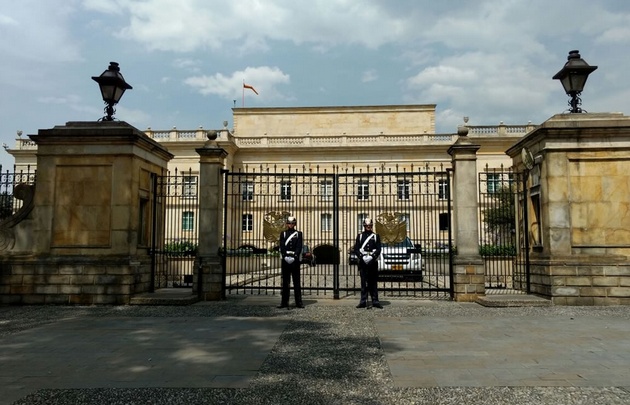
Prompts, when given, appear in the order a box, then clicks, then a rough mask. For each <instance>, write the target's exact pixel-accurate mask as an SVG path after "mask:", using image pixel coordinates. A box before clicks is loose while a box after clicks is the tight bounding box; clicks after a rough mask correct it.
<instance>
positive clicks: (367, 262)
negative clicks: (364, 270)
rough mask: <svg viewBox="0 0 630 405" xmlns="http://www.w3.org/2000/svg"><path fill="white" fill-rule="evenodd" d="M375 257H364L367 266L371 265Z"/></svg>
mask: <svg viewBox="0 0 630 405" xmlns="http://www.w3.org/2000/svg"><path fill="white" fill-rule="evenodd" d="M372 259H373V257H372V256H370V255H365V256H363V261H364V262H365V264H369V263H370V262H371V261H372Z"/></svg>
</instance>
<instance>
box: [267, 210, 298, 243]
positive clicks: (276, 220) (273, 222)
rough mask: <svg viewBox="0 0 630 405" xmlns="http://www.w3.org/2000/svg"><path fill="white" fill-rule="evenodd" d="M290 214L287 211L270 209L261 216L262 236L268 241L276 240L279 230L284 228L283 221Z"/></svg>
mask: <svg viewBox="0 0 630 405" xmlns="http://www.w3.org/2000/svg"><path fill="white" fill-rule="evenodd" d="M289 215H291V213H290V212H288V211H271V212H268V213H266V214H265V217H264V218H263V236H264V237H265V239H267V240H268V241H269V242H276V243H277V242H278V238H279V237H280V232H282V231H284V229H285V228H286V225H285V221H286V220H287V217H288V216H289Z"/></svg>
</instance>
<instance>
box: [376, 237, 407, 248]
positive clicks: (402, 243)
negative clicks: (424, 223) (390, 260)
mask: <svg viewBox="0 0 630 405" xmlns="http://www.w3.org/2000/svg"><path fill="white" fill-rule="evenodd" d="M381 246H382V247H396V248H410V249H412V248H413V243H411V239H409V237H406V238H405V239H403V240H402V241H400V242H398V243H395V244H393V245H389V244H387V243H382V244H381Z"/></svg>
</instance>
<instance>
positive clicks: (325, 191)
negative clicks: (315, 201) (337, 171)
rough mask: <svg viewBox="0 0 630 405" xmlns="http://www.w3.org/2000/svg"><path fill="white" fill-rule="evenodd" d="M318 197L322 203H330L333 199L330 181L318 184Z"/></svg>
mask: <svg viewBox="0 0 630 405" xmlns="http://www.w3.org/2000/svg"><path fill="white" fill-rule="evenodd" d="M319 195H320V196H321V198H322V201H331V200H332V199H333V183H332V181H330V180H322V181H321V182H320V183H319Z"/></svg>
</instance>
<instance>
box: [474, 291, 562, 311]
mask: <svg viewBox="0 0 630 405" xmlns="http://www.w3.org/2000/svg"><path fill="white" fill-rule="evenodd" d="M475 302H476V303H477V304H479V305H483V306H484V307H501V308H505V307H550V306H552V305H553V304H552V303H551V300H548V299H545V298H542V297H538V296H536V295H526V294H504V295H484V296H482V297H478V298H477V300H476V301H475Z"/></svg>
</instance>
